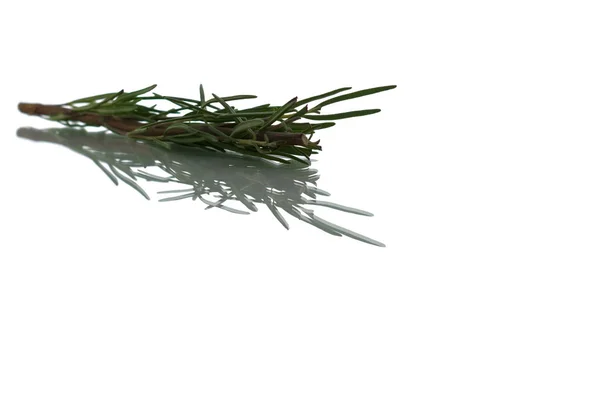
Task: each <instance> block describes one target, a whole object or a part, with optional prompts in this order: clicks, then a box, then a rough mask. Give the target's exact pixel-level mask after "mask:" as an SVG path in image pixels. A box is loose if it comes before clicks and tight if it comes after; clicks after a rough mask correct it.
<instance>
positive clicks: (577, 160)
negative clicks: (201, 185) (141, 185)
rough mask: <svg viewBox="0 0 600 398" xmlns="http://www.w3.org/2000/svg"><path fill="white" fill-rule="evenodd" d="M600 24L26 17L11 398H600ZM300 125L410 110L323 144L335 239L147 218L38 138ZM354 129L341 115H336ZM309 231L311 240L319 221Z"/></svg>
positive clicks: (366, 17)
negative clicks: (98, 127)
mask: <svg viewBox="0 0 600 398" xmlns="http://www.w3.org/2000/svg"><path fill="white" fill-rule="evenodd" d="M597 4H598V3H597V2H594V1H587V2H586V1H543V2H542V1H526V0H521V1H502V2H500V1H497V2H490V1H487V2H481V1H455V2H445V1H419V2H416V1H415V2H392V1H379V0H373V1H368V2H340V3H336V2H328V1H318V2H315V1H295V2H284V1H279V2H267V1H260V0H255V1H247V2H238V1H212V2H207V1H194V2H183V1H168V2H166V1H165V2H160V3H159V2H155V3H152V2H128V1H118V2H117V1H102V2H68V1H60V0H59V1H35V0H32V1H23V2H5V3H4V4H3V5H2V6H1V7H2V10H0V11H1V12H0V33H1V35H0V41H1V48H2V62H1V64H0V69H1V72H2V73H1V76H0V79H1V81H0V83H1V85H0V90H1V91H0V101H1V104H0V106H1V109H2V111H1V115H2V117H3V120H2V130H3V131H2V134H0V148H2V155H1V156H0V162H1V166H2V174H3V180H2V185H1V189H2V192H1V198H0V201H1V202H0V203H1V209H2V210H1V212H2V213H1V214H2V220H1V224H0V225H1V227H0V229H1V230H2V238H1V244H0V245H1V251H0V253H1V254H0V261H1V265H0V396H2V397H7V398H13V397H15V398H16V397H61V398H67V397H78V398H79V397H115V398H116V397H128V398H129V397H454V396H456V397H598V396H599V395H600V378H599V377H598V375H599V374H600V342H599V338H598V336H600V321H599V307H600V289H599V285H600V283H599V282H600V271H599V269H598V267H599V265H600V264H599V260H600V250H599V247H598V242H599V238H600V210H599V204H600V188H599V184H600V156H599V153H600V152H599V149H600V146H599V144H600V139H599V138H598V134H599V131H600V130H599V128H600V118H599V110H600V73H599V71H600V54H599V51H598V50H599V48H600V47H599V44H600V25H599V24H598V21H599V20H600V12H599V10H598V7H597ZM152 83H157V84H159V87H158V89H157V91H158V92H160V93H164V94H171V95H178V96H196V95H197V85H198V84H199V83H203V84H204V85H205V87H207V89H208V91H209V92H215V93H217V94H220V95H232V94H240V93H252V94H257V95H259V97H260V99H261V100H264V102H271V103H283V102H285V101H287V100H288V99H289V98H291V97H293V96H296V95H298V96H300V97H306V96H309V95H314V94H318V93H320V92H324V91H327V90H332V89H335V88H338V87H343V86H347V85H351V86H353V87H354V88H356V89H361V88H368V87H373V86H379V85H387V84H397V85H398V88H396V89H395V90H393V91H388V92H385V93H381V94H378V95H376V96H373V97H369V98H363V99H360V100H356V102H354V103H344V104H339V108H337V109H339V110H340V111H344V110H351V109H358V108H368V107H380V108H382V112H381V113H379V114H376V115H373V116H368V117H365V118H359V119H350V120H346V121H342V122H340V123H339V124H338V125H337V126H336V127H335V128H333V129H330V130H327V131H324V132H322V133H320V134H319V138H321V140H322V141H321V142H322V144H323V147H324V150H323V152H322V153H321V154H320V155H318V156H317V158H316V159H318V162H315V164H314V166H315V167H316V168H318V169H319V172H320V174H321V176H322V177H321V180H320V183H319V187H321V188H323V189H325V190H327V191H329V192H331V193H332V197H331V200H332V201H334V202H337V203H341V204H346V205H350V206H354V207H358V208H361V209H365V210H369V211H372V212H373V213H375V216H374V217H368V218H365V217H360V216H355V215H343V216H342V215H338V214H336V213H335V212H330V213H324V214H327V215H330V216H331V217H330V218H331V219H332V220H334V221H335V222H339V223H340V224H342V225H344V226H346V227H348V228H350V229H353V230H356V231H357V232H360V233H362V234H365V235H367V236H370V237H373V238H375V239H378V240H381V241H383V242H384V243H385V244H386V245H387V247H386V248H379V247H374V246H370V245H366V244H363V243H361V242H357V241H354V240H352V239H348V238H338V237H334V236H330V235H327V234H324V233H322V232H321V231H319V230H316V229H314V228H311V227H310V226H308V225H306V224H303V223H300V222H294V220H291V222H290V224H291V229H290V230H289V231H285V230H284V229H283V228H282V227H281V226H280V225H279V224H278V223H277V221H276V220H275V219H274V218H273V217H272V215H271V214H270V213H269V212H268V211H266V209H261V210H260V211H259V212H258V213H256V214H252V215H249V216H238V215H233V214H229V213H225V212H221V211H215V210H212V211H204V210H202V207H199V206H198V205H197V204H196V202H191V201H189V202H185V203H184V202H183V201H182V202H172V203H158V202H157V197H156V195H155V194H154V193H155V190H154V189H148V190H149V192H150V194H151V195H152V201H145V200H143V199H142V198H141V197H140V196H139V195H138V194H137V193H136V192H135V191H133V190H131V189H129V187H126V186H119V187H118V188H117V187H114V186H112V185H111V183H110V181H108V179H106V177H105V176H104V175H102V173H101V172H100V171H99V170H97V169H96V168H95V166H94V165H93V164H92V163H91V162H89V161H88V160H86V159H85V158H83V157H81V156H79V155H76V154H74V153H72V152H70V151H68V150H67V149H65V148H60V147H58V146H56V145H50V144H39V143H32V142H30V141H27V140H24V139H19V138H17V137H16V130H17V129H18V128H19V127H22V126H38V127H42V126H47V127H49V126H51V125H50V124H49V122H45V121H43V120H36V119H33V118H31V117H27V116H24V115H20V114H19V113H18V112H17V109H16V106H17V103H18V102H19V101H31V102H42V103H57V102H65V101H67V100H71V99H73V98H77V97H82V96H86V95H91V94H96V93H101V92H107V91H113V90H118V89H121V88H124V89H126V90H134V89H138V88H141V87H144V86H147V85H149V84H152ZM337 109H336V110H337ZM296 221H297V220H296Z"/></svg>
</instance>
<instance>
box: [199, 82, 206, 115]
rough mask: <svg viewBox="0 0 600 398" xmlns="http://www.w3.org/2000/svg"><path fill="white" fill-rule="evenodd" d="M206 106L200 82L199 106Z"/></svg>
mask: <svg viewBox="0 0 600 398" xmlns="http://www.w3.org/2000/svg"><path fill="white" fill-rule="evenodd" d="M205 106H206V96H205V95H204V87H202V84H200V107H201V108H203V109H204V107H205Z"/></svg>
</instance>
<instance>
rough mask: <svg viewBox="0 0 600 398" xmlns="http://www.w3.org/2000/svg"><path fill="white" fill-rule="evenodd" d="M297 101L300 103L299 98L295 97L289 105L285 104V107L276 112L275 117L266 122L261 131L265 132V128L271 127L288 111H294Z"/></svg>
mask: <svg viewBox="0 0 600 398" xmlns="http://www.w3.org/2000/svg"><path fill="white" fill-rule="evenodd" d="M297 101H298V97H294V98H292V99H291V100H289V101H288V102H287V103H285V105H283V106H282V107H281V108H279V109H278V110H277V111H275V113H273V115H272V116H271V117H270V118H268V119H267V121H266V122H265V124H264V126H263V127H262V129H261V130H264V129H265V128H267V127H269V126H270V125H271V124H273V123H275V122H276V121H277V120H279V118H281V116H283V115H284V114H285V113H286V112H287V111H288V110H290V109H293V108H294V107H295V105H296V102H297Z"/></svg>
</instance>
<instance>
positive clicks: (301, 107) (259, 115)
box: [51, 85, 396, 183]
mask: <svg viewBox="0 0 600 398" xmlns="http://www.w3.org/2000/svg"><path fill="white" fill-rule="evenodd" d="M395 87H396V86H383V87H375V88H370V89H366V90H359V91H355V92H350V93H346V94H343V95H339V96H337V97H332V96H334V95H336V94H338V93H340V92H342V91H348V90H351V87H344V88H340V89H337V90H333V91H329V92H326V93H323V94H319V95H315V96H312V97H309V98H306V99H302V100H298V98H297V97H295V98H293V99H291V100H290V101H288V102H287V103H285V104H284V105H282V106H271V105H270V104H265V105H260V106H253V107H249V108H240V107H234V106H233V105H232V104H231V102H233V101H241V100H246V99H254V98H256V96H255V95H247V94H244V95H231V96H224V97H220V96H217V95H216V94H212V98H206V94H205V91H204V87H203V86H202V85H200V87H199V94H200V98H199V99H192V98H182V97H173V96H165V95H160V94H157V93H152V95H149V93H150V92H151V91H152V90H154V89H155V88H156V85H151V86H148V87H145V88H143V89H141V90H136V91H132V92H125V91H123V90H121V91H117V92H112V93H106V94H101V95H94V96H91V97H85V98H80V99H77V100H74V101H71V102H68V103H66V104H63V106H65V107H66V108H67V109H69V111H70V115H75V116H77V115H82V114H85V115H96V116H97V117H102V118H111V117H113V118H116V119H117V120H120V121H126V122H128V123H130V124H131V126H132V128H131V129H130V130H129V131H127V132H126V133H127V135H128V136H129V137H131V138H135V139H142V140H149V141H153V142H160V144H161V145H163V146H164V147H167V148H168V147H170V146H171V145H178V146H185V147H202V148H204V149H208V150H212V151H217V152H227V151H232V152H237V153H241V154H245V155H251V156H256V157H261V158H265V159H269V160H273V161H277V162H281V163H288V162H289V161H300V162H303V163H308V162H309V159H310V156H311V155H312V154H314V153H316V152H318V151H319V150H321V147H320V146H319V141H316V142H312V141H310V138H312V136H313V134H314V133H315V131H316V130H319V129H325V128H329V127H332V126H333V125H334V124H335V123H334V122H332V120H338V119H345V118H351V117H358V116H366V115H370V114H373V113H376V112H379V109H363V110H355V111H349V112H342V113H333V114H321V109H322V108H324V107H326V106H327V105H331V104H334V103H337V102H341V101H346V100H349V99H353V98H358V97H363V96H366V95H371V94H375V93H379V92H382V91H386V90H390V89H393V88H395ZM326 98H329V99H326ZM323 99H326V100H325V101H323V102H321V103H319V104H317V105H316V106H313V107H312V108H311V107H309V106H308V104H309V103H312V102H314V101H318V100H323ZM159 105H167V107H163V109H160V108H159ZM51 119H52V120H56V121H58V122H61V123H63V124H65V125H67V126H81V125H85V124H84V123H80V122H77V121H76V120H73V119H74V118H73V117H72V116H71V117H69V116H68V115H57V116H54V117H52V118H51ZM102 120H106V119H102ZM313 120H314V121H318V122H320V123H315V122H311V121H313ZM107 127H108V128H110V127H109V126H107ZM119 133H123V132H122V131H121V132H119ZM274 133H276V134H274ZM299 135H306V136H307V138H308V140H302V139H301V138H302V137H298V136H299ZM275 136H276V137H277V139H272V137H275ZM298 138H299V139H298ZM127 183H130V182H129V181H128V182H127Z"/></svg>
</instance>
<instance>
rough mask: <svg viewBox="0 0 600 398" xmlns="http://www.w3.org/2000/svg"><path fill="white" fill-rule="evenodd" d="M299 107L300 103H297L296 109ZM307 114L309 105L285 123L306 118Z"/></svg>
mask: <svg viewBox="0 0 600 398" xmlns="http://www.w3.org/2000/svg"><path fill="white" fill-rule="evenodd" d="M297 106H298V103H296V107H297ZM307 112H308V105H306V106H305V107H304V108H302V109H300V110H299V111H298V112H296V113H294V114H293V115H292V116H290V117H289V118H287V119H285V122H286V123H293V122H295V121H296V120H298V119H300V118H301V117H302V116H304V115H305V114H306V113H307Z"/></svg>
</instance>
